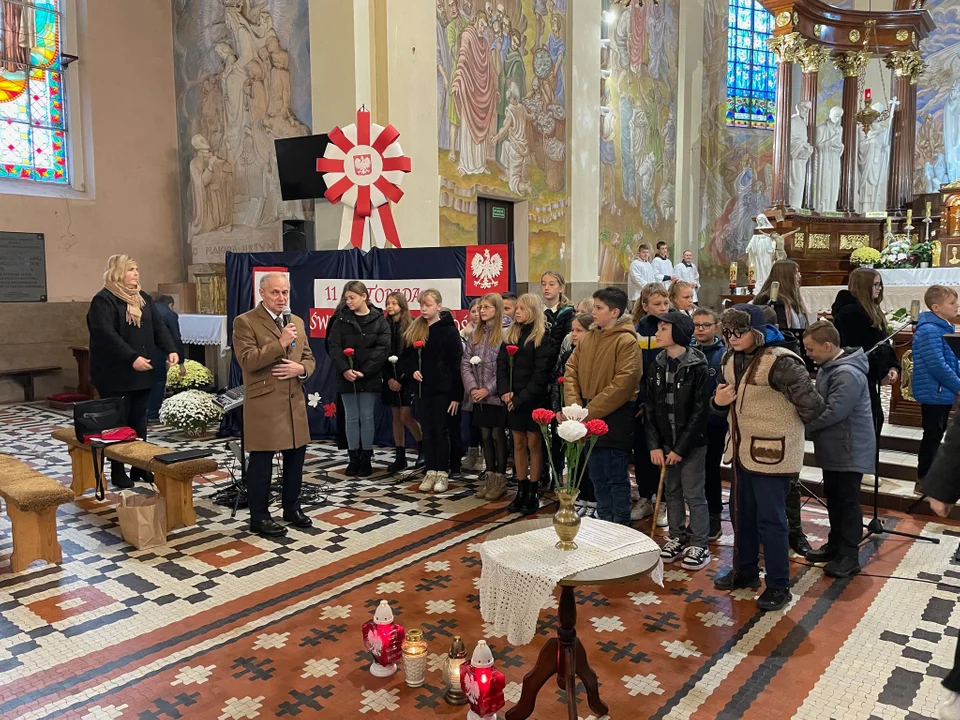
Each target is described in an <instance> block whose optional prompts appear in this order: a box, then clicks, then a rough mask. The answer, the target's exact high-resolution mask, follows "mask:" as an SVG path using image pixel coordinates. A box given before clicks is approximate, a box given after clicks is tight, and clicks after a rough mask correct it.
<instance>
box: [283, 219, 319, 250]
mask: <svg viewBox="0 0 960 720" xmlns="http://www.w3.org/2000/svg"><path fill="white" fill-rule="evenodd" d="M282 232H283V251H284V252H309V251H310V250H315V249H316V247H317V241H316V237H315V234H314V225H313V220H284V221H283V228H282Z"/></svg>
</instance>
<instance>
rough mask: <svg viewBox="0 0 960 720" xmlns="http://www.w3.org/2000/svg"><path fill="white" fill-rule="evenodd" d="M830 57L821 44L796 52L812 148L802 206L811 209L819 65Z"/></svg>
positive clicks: (808, 46) (801, 96) (815, 158)
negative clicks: (808, 106)
mask: <svg viewBox="0 0 960 720" xmlns="http://www.w3.org/2000/svg"><path fill="white" fill-rule="evenodd" d="M829 58H830V51H829V50H828V49H827V48H825V47H823V46H822V45H807V46H806V47H805V48H803V50H801V51H800V52H799V54H798V58H797V59H798V60H799V61H800V67H801V68H802V69H803V75H802V79H801V83H800V101H801V102H808V103H810V115H809V116H808V117H807V142H808V143H810V146H811V147H812V148H813V155H811V156H810V161H809V162H808V163H807V175H806V183H805V185H804V190H803V207H804V208H805V209H807V210H812V209H813V203H814V197H813V167H814V163H815V162H816V161H817V145H816V139H817V105H818V100H819V97H818V96H819V82H820V66H821V65H823V63H825V62H826V61H827V60H828V59H829Z"/></svg>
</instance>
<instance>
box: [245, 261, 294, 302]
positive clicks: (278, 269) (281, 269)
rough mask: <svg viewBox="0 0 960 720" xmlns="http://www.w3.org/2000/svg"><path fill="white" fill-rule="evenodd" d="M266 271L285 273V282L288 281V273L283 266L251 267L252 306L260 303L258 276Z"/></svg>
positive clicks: (261, 275) (266, 272)
mask: <svg viewBox="0 0 960 720" xmlns="http://www.w3.org/2000/svg"><path fill="white" fill-rule="evenodd" d="M268 273H280V274H281V275H285V276H286V278H287V282H290V273H289V271H288V270H287V268H285V267H255V268H254V269H253V306H254V307H256V306H257V305H259V304H260V278H261V277H263V276H264V275H267V274H268Z"/></svg>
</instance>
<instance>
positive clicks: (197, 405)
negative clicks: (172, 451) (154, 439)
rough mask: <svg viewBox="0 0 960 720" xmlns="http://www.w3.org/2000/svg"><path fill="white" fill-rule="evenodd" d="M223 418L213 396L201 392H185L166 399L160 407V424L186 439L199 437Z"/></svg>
mask: <svg viewBox="0 0 960 720" xmlns="http://www.w3.org/2000/svg"><path fill="white" fill-rule="evenodd" d="M222 417H223V408H221V407H220V406H219V405H217V404H216V403H214V402H213V395H211V394H210V393H205V392H203V391H201V390H186V391H184V392H182V393H177V394H176V395H173V396H171V397H168V398H167V399H166V400H164V401H163V405H161V406H160V422H162V423H163V424H164V425H167V426H168V427H172V428H173V429H175V430H179V431H180V432H182V433H183V434H184V435H186V436H187V437H200V436H201V435H203V434H204V433H205V432H206V431H207V428H208V427H209V426H210V425H211V424H212V423H215V422H219V421H220V418H222Z"/></svg>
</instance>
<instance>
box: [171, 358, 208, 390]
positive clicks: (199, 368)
mask: <svg viewBox="0 0 960 720" xmlns="http://www.w3.org/2000/svg"><path fill="white" fill-rule="evenodd" d="M183 367H184V369H185V370H186V375H181V374H180V366H179V365H171V366H170V367H169V368H167V388H168V389H169V390H170V391H171V392H174V393H178V392H183V391H184V390H199V389H201V388H209V387H213V373H212V372H210V370H209V369H207V368H206V367H204V366H203V365H202V364H201V363H198V362H197V361H196V360H187V361H186V362H185V363H184V364H183Z"/></svg>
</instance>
